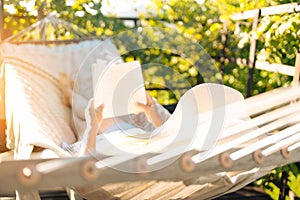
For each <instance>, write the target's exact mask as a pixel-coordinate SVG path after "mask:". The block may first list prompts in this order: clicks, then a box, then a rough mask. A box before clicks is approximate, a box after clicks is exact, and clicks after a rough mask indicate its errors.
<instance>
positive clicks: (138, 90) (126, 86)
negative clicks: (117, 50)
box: [92, 61, 146, 118]
mask: <svg viewBox="0 0 300 200" xmlns="http://www.w3.org/2000/svg"><path fill="white" fill-rule="evenodd" d="M92 73H93V83H94V99H95V106H96V107H97V106H99V105H101V104H104V110H103V118H110V117H116V116H123V115H128V114H132V113H139V112H140V110H138V108H137V107H136V103H137V102H140V103H144V104H146V91H145V87H144V79H143V75H142V69H141V65H140V63H139V62H138V61H133V62H128V63H121V64H115V65H111V66H106V67H103V65H101V63H96V64H94V65H92Z"/></svg>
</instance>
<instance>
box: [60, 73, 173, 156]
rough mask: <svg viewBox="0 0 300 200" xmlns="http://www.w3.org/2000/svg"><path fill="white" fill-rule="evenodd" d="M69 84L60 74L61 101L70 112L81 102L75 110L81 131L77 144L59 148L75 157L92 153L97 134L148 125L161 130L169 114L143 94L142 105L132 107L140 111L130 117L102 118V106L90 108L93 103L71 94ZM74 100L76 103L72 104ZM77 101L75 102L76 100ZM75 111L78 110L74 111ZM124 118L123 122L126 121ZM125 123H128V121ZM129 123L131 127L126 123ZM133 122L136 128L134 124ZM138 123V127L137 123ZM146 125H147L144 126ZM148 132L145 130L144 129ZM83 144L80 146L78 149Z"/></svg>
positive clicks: (68, 78)
mask: <svg viewBox="0 0 300 200" xmlns="http://www.w3.org/2000/svg"><path fill="white" fill-rule="evenodd" d="M73 85H74V84H73V80H71V79H70V77H69V76H68V75H66V74H63V73H62V74H60V87H61V91H62V101H63V102H64V104H66V105H68V106H69V107H71V108H72V109H73V108H75V107H76V105H74V102H75V103H76V102H78V101H79V102H81V105H87V106H80V108H79V110H80V112H82V113H83V115H82V116H83V117H82V118H83V120H84V122H85V130H84V132H83V133H82V136H81V137H79V138H78V140H79V142H77V143H75V144H71V145H68V144H65V143H63V145H62V146H63V148H64V149H65V150H67V151H69V152H71V153H75V154H76V155H79V156H80V155H85V154H87V153H88V152H92V151H94V150H95V149H96V137H97V135H99V134H103V133H110V132H113V131H115V130H118V129H121V130H123V131H124V130H128V129H131V128H135V127H136V126H138V127H146V129H147V127H149V125H152V126H153V127H154V128H157V127H159V126H161V125H162V124H163V123H164V122H165V121H166V120H167V119H168V118H169V116H170V113H169V112H168V111H167V110H166V109H164V108H163V107H162V106H161V105H160V104H158V103H157V102H156V101H155V100H154V99H153V98H152V97H151V95H150V94H149V93H148V92H146V100H147V103H146V104H142V103H137V104H136V106H137V107H139V109H140V110H141V111H142V112H141V113H139V114H134V115H131V116H125V118H124V116H122V117H113V118H103V117H102V113H103V109H105V105H100V106H99V107H97V108H94V99H93V98H91V99H89V100H88V99H86V98H84V97H83V96H81V95H80V94H78V93H76V92H74V90H73ZM72 98H76V99H77V100H76V101H73V100H74V99H72ZM78 99H79V100H78ZM77 109H78V107H77ZM126 117H127V120H126ZM128 119H129V120H128ZM130 122H133V123H130ZM135 122H137V124H136V123H135ZM138 122H140V124H139V123H138ZM145 123H146V124H145ZM147 123H148V124H147ZM148 129H149V128H148ZM82 143H84V145H82Z"/></svg>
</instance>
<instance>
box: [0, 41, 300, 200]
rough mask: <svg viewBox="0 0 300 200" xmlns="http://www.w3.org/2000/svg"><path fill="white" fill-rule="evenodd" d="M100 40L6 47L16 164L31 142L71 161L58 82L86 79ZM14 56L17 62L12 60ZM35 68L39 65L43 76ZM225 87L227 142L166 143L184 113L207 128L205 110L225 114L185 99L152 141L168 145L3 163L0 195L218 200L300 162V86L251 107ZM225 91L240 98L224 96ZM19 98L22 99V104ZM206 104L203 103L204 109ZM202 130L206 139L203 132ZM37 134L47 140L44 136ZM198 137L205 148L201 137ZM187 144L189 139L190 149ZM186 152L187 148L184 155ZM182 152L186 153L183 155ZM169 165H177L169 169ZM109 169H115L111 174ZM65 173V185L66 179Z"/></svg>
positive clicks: (84, 89)
mask: <svg viewBox="0 0 300 200" xmlns="http://www.w3.org/2000/svg"><path fill="white" fill-rule="evenodd" d="M98 43H99V41H89V42H84V43H79V44H72V45H67V46H60V47H55V48H53V47H52V48H53V49H49V48H48V47H44V46H30V45H28V46H27V45H24V46H23V45H22V46H15V45H10V44H4V45H3V46H2V54H1V55H2V56H3V57H4V71H5V73H4V75H5V77H4V80H5V87H4V89H6V90H5V100H6V101H5V105H6V106H5V107H6V112H5V115H6V120H7V123H8V130H7V136H8V144H9V147H10V148H12V149H13V150H15V154H16V155H15V158H17V159H27V158H29V157H30V156H31V152H32V148H33V145H38V146H42V147H45V148H49V149H51V150H53V151H54V152H55V153H56V154H57V155H58V156H60V157H62V156H64V157H66V156H69V155H68V154H67V153H66V152H64V151H63V150H62V149H61V148H60V145H61V142H62V141H65V142H68V143H73V142H75V140H76V134H75V133H74V132H72V130H71V126H70V125H69V124H70V110H68V108H67V107H65V106H64V105H63V104H62V103H61V101H60V98H59V90H58V87H57V85H56V83H57V77H58V74H59V73H60V72H62V71H63V72H66V73H67V74H69V75H71V76H74V74H76V72H78V68H79V67H80V66H79V64H80V63H81V62H80V61H81V60H83V59H84V56H85V55H86V54H87V53H88V52H89V51H90V50H91V49H93V48H94V47H95V45H97V44H98ZM12 52H13V54H12ZM11 55H14V57H13V58H12V57H11ZM96 58H97V56H95V59H96ZM95 61H96V60H94V61H91V62H95ZM34 66H38V69H37V68H36V67H34ZM87 69H88V68H87ZM80 74H84V75H85V77H80V78H79V79H77V80H79V82H80V81H82V82H83V83H87V82H86V81H90V82H91V80H92V78H91V77H92V75H91V72H86V73H80ZM91 84H92V83H90V85H88V84H82V85H84V87H82V88H80V87H79V89H78V91H82V93H81V94H82V95H83V96H85V97H88V98H90V97H91V95H92V86H91ZM79 85H81V84H79ZM204 86H205V85H204ZM204 86H199V87H197V88H196V89H195V90H197V92H200V93H201V94H202V95H203V94H204V93H205V91H206V92H207V90H205V87H204ZM2 87H3V85H2ZM87 87H89V89H87ZM199 88H202V89H203V88H204V90H201V89H199ZM222 88H223V89H224V91H226V92H225V94H224V96H225V99H224V101H223V104H222V105H219V106H220V107H226V106H227V105H231V106H233V107H230V108H232V109H227V110H226V109H225V111H226V112H225V111H224V112H225V113H224V116H223V117H225V118H223V119H221V120H225V121H224V125H225V126H224V127H223V129H222V133H221V135H215V137H212V138H213V139H212V140H210V138H209V137H205V136H207V135H208V134H209V131H207V132H206V135H205V136H203V138H206V139H204V140H203V141H201V140H198V141H200V142H202V144H201V145H202V146H201V145H199V146H197V144H196V143H192V144H191V145H188V147H189V148H186V147H187V145H186V143H184V142H186V139H190V136H194V135H189V134H191V133H190V132H189V131H190V127H189V126H185V127H182V130H183V132H182V133H187V135H181V136H182V137H179V138H177V139H178V140H176V139H175V140H173V139H174V138H173V139H171V141H175V142H173V143H172V142H171V143H170V145H169V146H168V143H167V141H169V139H170V138H172V134H175V135H176V134H177V132H176V130H177V128H178V127H176V126H177V125H178V124H181V123H180V122H181V121H184V120H185V118H184V116H186V115H189V116H190V117H191V116H194V118H193V117H192V118H193V119H195V118H196V119H197V121H196V122H197V123H199V124H201V123H203V122H204V121H205V120H208V121H209V122H210V123H214V121H213V120H212V119H213V118H212V115H211V113H210V114H207V113H206V112H207V110H211V109H218V108H219V107H218V106H217V107H213V106H212V105H210V104H209V98H208V99H207V100H206V101H205V102H207V103H208V104H205V105H203V104H191V101H189V100H190V99H194V98H192V97H189V95H186V97H187V98H186V99H183V100H182V101H181V102H182V104H179V105H181V106H179V107H178V108H177V109H176V111H175V112H174V114H173V115H172V116H171V117H170V119H169V120H168V121H167V122H166V124H165V126H164V127H163V128H162V129H160V130H158V131H161V132H162V133H163V134H161V136H162V138H159V137H158V139H157V140H156V141H155V139H154V140H153V141H154V143H153V144H156V142H158V143H159V141H161V140H160V139H165V140H162V141H165V142H166V143H167V148H160V149H159V150H157V149H155V151H146V152H144V153H141V154H133V156H131V155H132V154H130V155H129V156H127V157H126V156H124V154H116V152H114V151H110V149H109V147H107V148H106V149H105V148H104V149H103V146H104V145H102V144H103V143H101V140H100V141H99V142H98V144H99V152H100V153H101V154H100V155H97V157H96V158H97V159H98V160H95V157H93V156H92V157H91V156H87V157H82V158H63V159H53V160H52V159H50V160H43V159H38V160H23V161H6V162H2V163H1V165H0V173H1V177H3V178H4V179H5V180H7V181H6V183H5V185H1V187H0V194H1V193H7V192H8V193H9V192H11V193H12V192H14V190H16V189H19V190H22V191H24V192H30V191H33V190H37V189H48V188H56V187H66V186H74V187H83V186H89V187H87V188H84V189H82V190H81V194H84V195H86V197H90V195H93V193H102V194H105V195H107V198H108V197H121V198H122V199H141V198H146V197H149V198H154V199H178V198H179V199H180V198H187V197H188V198H189V199H211V198H214V197H217V196H220V195H222V194H224V193H228V192H232V191H235V190H237V189H239V188H241V187H243V186H244V185H246V184H248V183H250V182H252V181H254V180H256V179H257V178H259V177H261V176H263V175H264V174H266V173H267V172H268V171H269V170H271V169H273V168H275V167H277V166H281V165H284V164H287V163H291V162H296V161H299V158H300V156H299V146H300V145H299V143H300V138H299V132H300V125H299V122H300V109H299V98H300V88H299V87H298V86H297V87H288V88H281V89H278V90H274V91H272V92H269V93H266V94H263V95H258V96H257V97H253V98H250V99H247V100H246V102H244V101H243V99H241V95H240V94H239V93H238V92H236V91H235V90H233V89H230V88H227V87H225V88H224V87H222ZM2 89H3V88H2ZM198 90H199V91H198ZM215 90H218V88H215ZM33 91H34V92H33ZM226 94H232V95H227V96H226ZM207 96H208V97H209V95H203V97H207ZM211 97H212V96H210V98H211ZM19 99H22V101H18V100H19ZM194 100H195V99H194ZM194 100H193V101H194ZM198 100H199V99H197V98H196V103H197V101H198ZM200 100H201V99H200ZM193 101H192V102H193ZM291 101H292V102H293V103H292V104H291V103H290V102H291ZM193 103H195V102H193ZM193 105H196V107H197V109H194V110H196V111H197V112H196V113H193V112H190V113H187V114H182V112H183V110H189V109H186V108H191V106H193ZM202 109H203V110H202ZM199 111H201V113H202V114H203V115H202V118H200V117H198V116H197V115H198V114H199ZM248 113H249V115H250V116H253V118H252V119H250V118H249V116H248ZM198 119H199V120H198ZM203 119H205V120H203ZM174 122H179V123H174ZM258 127H259V128H258ZM275 130H278V131H279V132H278V133H276V134H273V133H272V131H275ZM174 131H175V133H174ZM197 131H198V132H197V133H201V129H199V130H197ZM37 135H38V136H39V137H36V136H37ZM158 136H159V135H158ZM164 136H165V138H164ZM168 137H170V138H168ZM194 139H195V141H197V138H194ZM200 139H201V138H200ZM217 139H218V140H217ZM216 140H217V143H215V141H216ZM135 141H136V140H135ZM182 141H184V142H183V143H182ZM189 142H190V141H189V140H188V144H190V143H189ZM116 145H120V143H118V144H116ZM164 145H165V144H164ZM205 145H207V146H205ZM125 146H126V144H125ZM182 146H183V147H184V148H183V149H184V150H185V151H179V152H178V151H176V150H177V149H181V148H180V147H182ZM211 147H213V148H211ZM183 152H185V154H184V155H183V156H182V155H181V154H182V153H183ZM280 152H281V153H280ZM126 155H127V154H126ZM130 156H131V157H130ZM170 159H171V160H172V161H173V162H171V163H170ZM149 163H152V164H149ZM107 164H110V165H108V166H109V167H105V166H107ZM161 165H163V166H165V167H164V168H161V169H160V170H158V171H156V170H153V168H157V167H160V166H161ZM20 166H22V167H20ZM119 167H121V169H124V167H125V169H127V170H128V169H129V170H133V171H135V172H140V173H141V175H139V174H136V173H128V172H126V170H115V169H120V168H119ZM126 167H127V168H126ZM24 169H26V170H27V169H29V170H30V171H31V175H30V176H26V174H24ZM124 171H125V172H124ZM62 174H63V175H64V177H67V178H64V179H62V178H61V175H62ZM11 177H16V178H11ZM95 188H97V189H95ZM124 188H127V189H126V190H125V189H124ZM158 188H164V190H159V189H158ZM167 188H169V189H167ZM151 191H155V192H154V193H153V192H151ZM174 191H176V193H175V192H174ZM84 195H83V196H84Z"/></svg>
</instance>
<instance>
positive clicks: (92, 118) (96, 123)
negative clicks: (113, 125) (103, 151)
mask: <svg viewBox="0 0 300 200" xmlns="http://www.w3.org/2000/svg"><path fill="white" fill-rule="evenodd" d="M103 107H104V106H103V105H100V106H99V107H98V108H96V109H95V108H94V99H91V100H90V101H89V102H88V106H87V108H86V109H85V118H86V124H87V126H86V129H85V132H84V135H83V139H82V147H81V149H80V152H79V156H83V155H86V154H88V153H89V152H92V151H94V150H95V149H96V137H97V135H98V130H99V127H100V125H101V123H102V121H103V119H102V113H103Z"/></svg>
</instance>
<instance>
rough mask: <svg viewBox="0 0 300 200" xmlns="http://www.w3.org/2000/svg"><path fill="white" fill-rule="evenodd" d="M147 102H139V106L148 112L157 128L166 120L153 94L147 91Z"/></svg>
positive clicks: (148, 116) (149, 117)
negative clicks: (160, 112)
mask: <svg viewBox="0 0 300 200" xmlns="http://www.w3.org/2000/svg"><path fill="white" fill-rule="evenodd" d="M146 99H147V104H142V103H137V106H138V107H139V108H140V109H141V110H142V111H143V112H144V113H145V114H146V116H147V118H148V120H149V121H150V122H151V123H152V124H153V126H154V127H155V128H157V127H159V126H161V125H162V124H163V123H164V120H163V119H162V117H161V116H160V115H159V112H158V110H157V107H156V103H155V101H154V100H153V99H152V97H151V95H150V94H149V93H148V92H147V93H146Z"/></svg>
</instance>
